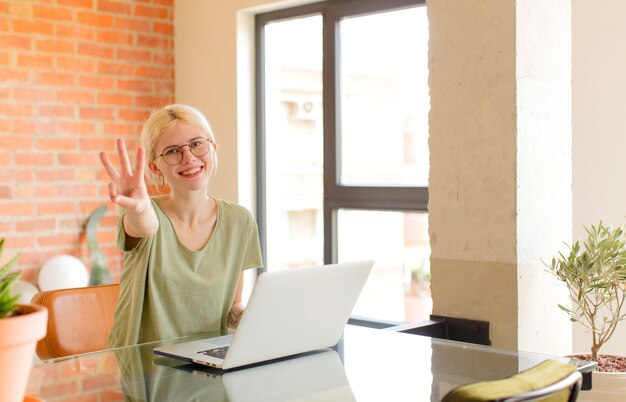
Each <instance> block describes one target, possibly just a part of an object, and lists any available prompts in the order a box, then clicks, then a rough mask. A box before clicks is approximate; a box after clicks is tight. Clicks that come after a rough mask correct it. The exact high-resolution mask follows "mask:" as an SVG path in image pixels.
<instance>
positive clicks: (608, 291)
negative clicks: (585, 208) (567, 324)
mask: <svg viewBox="0 0 626 402" xmlns="http://www.w3.org/2000/svg"><path fill="white" fill-rule="evenodd" d="M585 231H586V238H585V240H584V241H583V244H582V246H581V244H580V242H578V241H576V242H575V243H574V244H573V245H572V246H571V247H569V253H567V254H563V253H559V256H558V257H557V258H553V259H552V261H551V263H550V264H549V265H548V268H549V269H550V271H551V272H552V273H553V274H554V275H555V276H556V277H557V278H558V279H559V280H560V281H562V282H563V283H565V285H566V287H567V290H568V292H569V298H570V299H571V301H572V307H571V308H570V307H567V306H563V305H559V308H560V309H561V310H563V311H565V312H566V313H567V314H568V315H569V317H570V320H571V321H572V322H577V323H580V324H581V325H583V326H584V327H585V328H586V329H588V330H589V332H590V334H591V345H590V348H589V353H588V354H582V355H576V356H575V357H577V358H581V359H586V360H594V361H596V362H598V368H597V369H596V371H595V372H594V373H593V380H592V383H593V385H592V387H593V390H592V393H587V392H585V393H583V394H582V395H581V400H583V401H595V400H601V401H612V400H620V401H623V400H626V394H625V392H626V382H625V380H626V358H625V357H624V356H612V355H603V354H600V349H601V348H602V346H603V345H605V344H606V342H608V340H609V339H610V338H611V336H612V335H613V334H614V333H615V329H616V328H617V326H618V324H619V323H620V322H621V321H622V320H624V318H626V313H625V312H624V311H623V310H622V308H623V307H624V300H625V298H626V235H625V233H624V230H623V229H622V228H621V227H620V228H612V227H610V226H606V225H604V224H603V223H602V221H600V223H599V224H598V225H597V226H594V225H592V226H591V227H590V228H588V227H585ZM602 373H609V374H608V375H604V374H602ZM610 373H619V374H615V375H611V374H610ZM605 387H608V388H610V389H605ZM592 394H593V395H592Z"/></svg>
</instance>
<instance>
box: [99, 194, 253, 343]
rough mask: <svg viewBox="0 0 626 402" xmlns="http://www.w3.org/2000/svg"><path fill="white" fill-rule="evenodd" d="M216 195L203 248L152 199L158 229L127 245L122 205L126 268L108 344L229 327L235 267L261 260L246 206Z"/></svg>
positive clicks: (236, 276) (119, 243)
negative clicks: (193, 245)
mask: <svg viewBox="0 0 626 402" xmlns="http://www.w3.org/2000/svg"><path fill="white" fill-rule="evenodd" d="M215 202H216V205H217V221H216V223H215V230H214V231H213V235H212V236H211V238H210V239H209V241H208V242H207V244H206V245H205V246H204V248H203V249H202V250H200V251H191V250H189V249H188V248H187V247H185V246H184V245H183V244H182V243H181V242H180V240H179V238H178V236H177V235H176V232H175V230H174V226H173V225H172V223H171V221H170V220H169V218H168V217H167V215H165V213H164V212H163V210H161V208H160V207H159V205H158V204H157V202H156V201H155V199H152V205H153V207H154V210H155V211H156V214H157V217H158V219H159V229H158V231H157V233H156V234H154V235H153V236H151V237H146V238H143V239H141V241H140V242H139V244H138V245H137V246H136V247H135V248H134V249H132V250H130V251H126V250H125V244H126V235H125V232H124V228H123V225H122V219H123V218H124V214H123V213H122V216H121V217H120V221H119V225H118V238H117V246H118V248H119V249H120V250H122V251H123V252H124V268H123V270H122V277H121V279H120V295H119V299H118V302H117V306H116V308H115V320H114V323H113V328H112V330H111V334H110V336H109V344H108V346H109V347H119V346H125V345H132V344H137V343H143V342H150V341H155V340H160V339H169V338H175V337H180V336H184V335H190V334H194V333H199V332H208V331H215V330H219V329H225V328H226V322H227V320H228V313H229V312H230V309H231V307H232V303H233V299H234V296H235V291H236V289H237V283H238V280H239V275H240V274H241V272H242V270H244V269H248V268H259V267H262V266H263V261H262V259H261V250H260V246H259V235H258V230H257V226H256V222H255V221H254V218H253V217H252V215H251V214H250V212H249V211H248V210H247V209H245V208H243V207H241V206H239V205H236V204H233V203H230V202H227V201H224V200H219V199H215Z"/></svg>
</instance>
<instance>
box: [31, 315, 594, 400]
mask: <svg viewBox="0 0 626 402" xmlns="http://www.w3.org/2000/svg"><path fill="white" fill-rule="evenodd" d="M217 335H220V333H213V334H200V335H195V336H192V337H187V338H181V339H177V340H168V341H162V342H154V343H147V344H142V345H136V346H130V347H124V348H118V349H111V350H107V351H102V352H96V353H89V354H84V355H78V356H73V357H67V358H61V359H55V360H48V361H44V362H41V363H37V364H35V365H34V366H33V369H32V371H31V375H30V380H29V385H28V389H27V395H29V396H33V397H37V398H40V399H43V400H45V401H50V402H52V401H76V400H81V401H82V400H89V401H91V400H93V401H230V402H238V401H298V400H301V401H303V400H306V401H311V400H314V401H381V400H390V401H439V400H440V399H441V398H442V397H443V396H444V395H445V394H446V393H447V392H448V391H449V390H451V389H452V388H453V387H456V386H458V385H462V384H467V383H471V382H476V381H483V380H492V379H498V378H503V377H507V376H510V375H513V374H515V373H517V372H519V371H522V370H525V369H528V368H530V367H532V366H534V365H536V364H538V363H540V362H541V361H543V360H546V359H549V358H553V357H552V356H547V355H540V354H535V353H526V352H515V351H507V350H501V349H496V348H493V347H488V346H480V345H473V344H467V343H462V342H454V341H447V340H440V339H434V338H429V337H423V336H419V335H410V334H403V333H398V332H392V331H385V330H378V329H370V328H364V327H357V326H350V325H348V326H346V329H345V331H344V335H343V337H342V339H341V341H340V342H339V344H338V345H337V346H336V347H335V348H333V349H327V350H324V351H321V352H314V353H309V354H306V355H299V356H297V357H292V358H287V359H281V360H278V361H274V362H271V363H265V364H260V365H256V366H254V367H248V368H243V369H238V370H233V371H230V372H221V371H219V370H215V369H211V368H208V367H204V366H200V365H197V364H191V363H186V362H183V361H178V360H174V359H170V358H167V357H162V356H157V355H155V354H153V353H152V349H153V348H154V347H155V346H157V345H162V344H166V343H174V342H181V341H183V340H191V339H198V338H206V337H211V336H217ZM559 360H562V361H565V362H567V361H569V360H570V359H568V358H559ZM572 363H574V364H577V365H579V366H580V370H581V371H591V370H592V369H593V365H592V364H589V363H587V362H581V361H572ZM79 398H81V399H79Z"/></svg>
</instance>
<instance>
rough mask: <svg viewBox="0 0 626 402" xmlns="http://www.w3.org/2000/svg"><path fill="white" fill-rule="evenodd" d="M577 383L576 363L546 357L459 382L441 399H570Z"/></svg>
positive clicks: (480, 401)
mask: <svg viewBox="0 0 626 402" xmlns="http://www.w3.org/2000/svg"><path fill="white" fill-rule="evenodd" d="M581 386H582V375H581V374H580V373H579V372H578V371H576V367H574V366H572V365H569V364H565V363H562V362H560V361H558V360H547V361H544V362H542V363H540V364H538V365H537V366H535V367H532V368H530V369H528V370H526V371H523V372H521V373H519V374H516V375H514V376H511V377H509V378H504V379H501V380H495V381H483V382H477V383H473V384H468V385H462V386H460V387H457V388H455V389H453V390H452V391H450V392H449V393H448V394H447V395H446V396H444V398H443V399H442V402H532V401H546V402H548V401H550V402H574V401H576V399H577V398H578V393H579V392H580V388H581Z"/></svg>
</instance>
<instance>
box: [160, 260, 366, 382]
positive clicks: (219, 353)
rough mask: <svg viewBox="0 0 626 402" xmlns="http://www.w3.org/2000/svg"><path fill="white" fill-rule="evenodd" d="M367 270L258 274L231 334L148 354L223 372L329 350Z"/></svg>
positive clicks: (355, 266)
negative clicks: (201, 365) (319, 350)
mask: <svg viewBox="0 0 626 402" xmlns="http://www.w3.org/2000/svg"><path fill="white" fill-rule="evenodd" d="M373 265H374V262H373V261H360V262H349V263H342V264H332V265H323V266H319V267H311V268H295V269H289V270H284V271H277V272H267V273H263V274H261V275H259V277H258V278H257V281H256V284H255V286H254V288H253V290H252V294H251V295H250V300H249V301H248V305H247V306H246V309H245V311H244V313H243V315H242V316H241V320H240V322H239V325H238V327H237V330H236V331H235V333H234V334H231V335H225V336H220V337H216V338H210V339H201V340H195V341H189V342H183V343H178V344H170V345H166V346H160V347H156V348H154V349H153V352H154V353H156V354H158V355H162V356H167V357H172V358H176V359H180V360H184V361H189V362H194V363H199V364H204V365H206V366H210V367H215V368H219V369H222V370H228V369H233V368H238V367H242V366H247V365H251V364H255V363H260V362H265V361H269V360H273V359H278V358H282V357H285V356H292V355H296V354H299V353H304V352H309V351H313V350H318V349H323V348H328V347H332V346H334V345H336V344H337V343H338V342H339V339H340V337H341V334H342V332H343V329H344V327H345V325H346V323H347V322H348V319H349V318H350V313H351V312H352V309H353V308H354V305H355V304H356V301H357V299H358V297H359V294H360V293H361V290H362V289H363V286H364V285H365V281H366V280H367V278H368V276H369V273H370V271H371V269H372V266H373Z"/></svg>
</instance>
